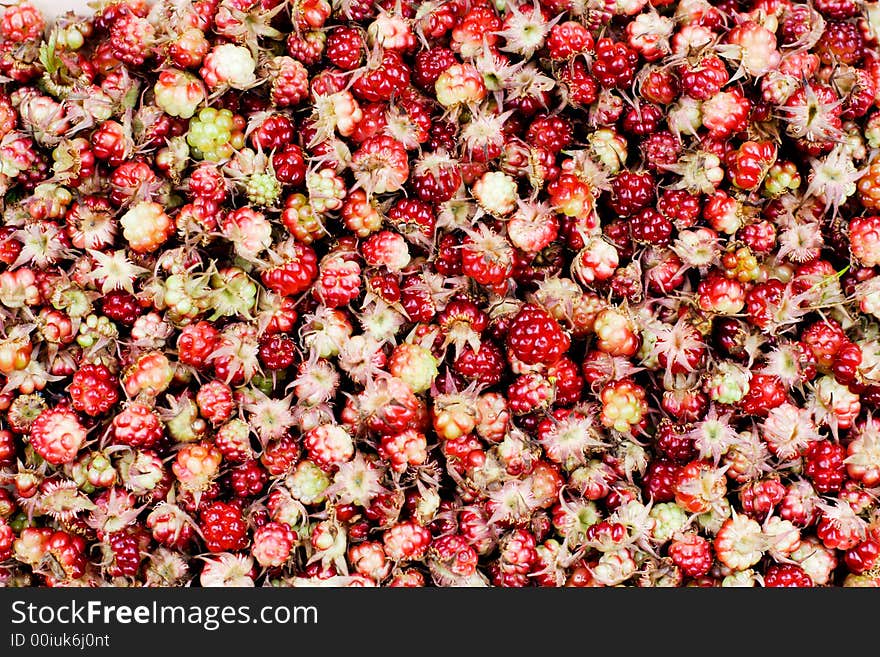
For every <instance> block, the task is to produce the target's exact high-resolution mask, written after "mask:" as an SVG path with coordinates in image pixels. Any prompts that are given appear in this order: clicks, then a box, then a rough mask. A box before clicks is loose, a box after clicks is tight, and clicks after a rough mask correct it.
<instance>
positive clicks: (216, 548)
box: [199, 502, 248, 552]
mask: <svg viewBox="0 0 880 657" xmlns="http://www.w3.org/2000/svg"><path fill="white" fill-rule="evenodd" d="M199 528H200V529H201V532H202V537H203V538H204V540H205V548H206V549H207V550H208V551H210V552H228V551H234V550H243V549H244V548H246V547H247V545H248V537H247V525H246V524H245V521H244V519H243V518H242V515H241V509H239V508H238V507H237V506H234V505H232V504H227V503H225V502H211V503H210V504H208V505H206V506H205V507H204V508H203V509H202V510H201V512H200V513H199Z"/></svg>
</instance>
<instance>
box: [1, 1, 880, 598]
mask: <svg viewBox="0 0 880 657" xmlns="http://www.w3.org/2000/svg"><path fill="white" fill-rule="evenodd" d="M93 4H94V6H95V10H94V13H93V14H92V15H89V16H82V15H76V14H74V13H73V12H67V13H65V14H63V15H61V16H59V17H58V18H57V19H56V20H55V21H53V22H51V24H50V23H48V22H47V21H46V20H45V19H44V17H43V16H41V15H40V13H39V12H38V11H37V10H36V9H35V7H34V6H33V5H31V4H30V3H29V2H27V0H24V1H22V2H19V3H18V4H13V5H12V6H6V7H4V8H3V9H2V14H0V75H2V76H3V82H2V88H0V192H2V195H3V199H4V201H3V205H2V213H3V214H2V225H0V320H2V334H0V584H3V585H10V586H13V585H14V586H70V585H86V586H103V585H144V586H189V585H195V586H261V585H272V586H300V585H307V584H316V583H321V584H324V585H338V586H341V585H346V586H379V585H381V586H425V585H434V586H486V585H491V586H505V587H507V586H510V587H523V586H621V585H623V586H646V587H648V586H773V587H775V586H800V587H803V586H807V587H809V586H878V585H880V507H878V505H877V490H878V486H880V415H878V414H877V413H875V409H876V407H877V404H878V402H880V275H878V273H880V270H878V266H880V158H878V154H880V49H878V41H880V2H874V1H867V0H865V1H862V0H859V1H856V0H813V1H812V2H798V1H795V0H720V1H717V2H716V1H713V2H709V1H708V0H678V1H676V0H620V1H618V2H608V1H604V0H598V1H592V0H590V1H588V2H572V1H570V0H537V1H533V0H522V1H519V0H508V1H507V2H489V1H488V0H447V1H445V2H438V3H433V2H425V3H422V2H416V1H415V0H380V1H379V2H372V1H369V0H296V1H290V2H288V1H286V0H154V1H153V2H148V1H147V0H101V1H100V2H96V3H93Z"/></svg>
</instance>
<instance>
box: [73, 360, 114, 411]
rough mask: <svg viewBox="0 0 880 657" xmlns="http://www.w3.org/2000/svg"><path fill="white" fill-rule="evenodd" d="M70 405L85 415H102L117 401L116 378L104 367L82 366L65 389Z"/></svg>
mask: <svg viewBox="0 0 880 657" xmlns="http://www.w3.org/2000/svg"><path fill="white" fill-rule="evenodd" d="M67 392H68V393H69V394H70V398H71V405H72V406H73V407H74V408H75V409H76V410H78V411H80V412H82V413H85V414H87V415H103V414H104V413H106V412H107V411H109V410H110V409H111V408H113V406H115V405H116V402H117V401H119V388H118V386H117V385H116V378H115V376H114V375H113V373H112V372H110V370H109V369H107V367H106V366H105V365H91V364H87V365H83V366H82V367H81V368H80V369H79V370H77V371H76V373H75V374H74V375H73V380H72V381H71V382H70V386H69V387H68V389H67Z"/></svg>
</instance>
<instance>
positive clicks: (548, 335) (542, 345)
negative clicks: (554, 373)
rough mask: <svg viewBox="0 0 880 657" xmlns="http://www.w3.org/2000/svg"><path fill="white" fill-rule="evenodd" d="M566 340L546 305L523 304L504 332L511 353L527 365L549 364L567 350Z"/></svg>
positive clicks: (564, 334) (565, 335)
mask: <svg viewBox="0 0 880 657" xmlns="http://www.w3.org/2000/svg"><path fill="white" fill-rule="evenodd" d="M569 344H570V340H569V338H568V335H567V334H566V333H565V332H564V331H563V330H562V327H560V326H559V323H558V322H557V321H556V319H555V318H554V317H553V316H552V315H551V314H550V313H549V312H547V310H546V309H544V308H542V307H541V306H537V305H534V304H526V305H524V306H523V307H522V308H521V309H520V311H519V312H518V313H517V314H516V316H515V317H514V319H513V322H512V323H511V325H510V328H509V329H508V332H507V348H508V350H509V352H510V353H511V355H513V356H514V357H515V358H516V359H517V360H520V361H522V362H524V363H526V364H528V365H535V364H537V363H543V364H545V365H552V364H553V363H555V362H556V361H558V360H559V359H560V358H561V357H562V355H563V354H564V353H565V352H566V351H568V347H569Z"/></svg>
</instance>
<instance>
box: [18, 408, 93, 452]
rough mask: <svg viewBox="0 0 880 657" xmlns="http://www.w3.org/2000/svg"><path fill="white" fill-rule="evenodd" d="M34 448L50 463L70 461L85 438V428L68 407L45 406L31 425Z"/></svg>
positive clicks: (31, 439) (31, 438)
mask: <svg viewBox="0 0 880 657" xmlns="http://www.w3.org/2000/svg"><path fill="white" fill-rule="evenodd" d="M30 431H31V436H30V441H31V445H32V446H33V448H34V450H35V451H36V452H37V454H39V455H40V456H41V457H42V458H43V459H45V460H46V461H47V462H48V463H50V464H52V465H63V464H65V463H70V462H71V461H73V459H74V458H75V457H76V455H77V453H78V452H79V450H80V448H81V447H82V446H83V443H84V442H85V440H86V429H85V427H83V425H82V424H80V421H79V418H77V416H76V413H74V412H73V411H72V410H70V408H67V407H63V406H59V407H55V408H47V409H45V410H44V411H43V412H42V413H40V414H39V415H38V416H37V418H36V419H35V420H34V422H33V424H32V425H31V429H30Z"/></svg>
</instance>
